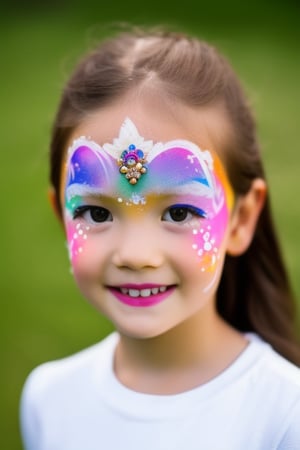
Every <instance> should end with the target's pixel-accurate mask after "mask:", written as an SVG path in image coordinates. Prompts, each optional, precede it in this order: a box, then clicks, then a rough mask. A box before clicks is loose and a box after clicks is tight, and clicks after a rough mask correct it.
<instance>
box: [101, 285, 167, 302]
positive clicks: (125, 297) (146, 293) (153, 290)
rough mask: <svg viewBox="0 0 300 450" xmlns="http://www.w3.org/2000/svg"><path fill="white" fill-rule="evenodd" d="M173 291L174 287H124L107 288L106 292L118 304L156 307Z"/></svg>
mask: <svg viewBox="0 0 300 450" xmlns="http://www.w3.org/2000/svg"><path fill="white" fill-rule="evenodd" d="M174 289H175V286H174V285H172V286H165V285H162V286H160V285H143V286H140V285H124V286H119V287H108V290H109V291H110V292H111V293H112V294H113V295H114V296H115V297H116V298H117V299H118V300H119V301H120V302H122V303H124V304H125V305H129V306H135V307H145V306H153V305H156V304H157V303H160V302H162V301H163V300H165V299H166V298H167V297H169V295H171V293H172V292H173V291H174Z"/></svg>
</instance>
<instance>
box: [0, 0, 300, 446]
mask: <svg viewBox="0 0 300 450" xmlns="http://www.w3.org/2000/svg"><path fill="white" fill-rule="evenodd" d="M299 12H300V9H299V3H298V2H297V1H296V0H295V1H292V0H285V1H284V2H283V1H279V0H272V1H266V0H260V1H259V0H253V1H252V2H248V4H247V3H246V2H243V4H242V6H241V5H240V3H239V2H238V1H234V0H228V1H226V2H218V1H215V2H209V1H206V2H202V1H201V0H185V1H182V2H180V1H173V2H171V1H169V0H165V1H159V0H152V1H151V2H137V1H136V0H126V1H121V0H113V1H109V0H107V1H103V0H98V1H94V0H85V1H81V2H80V1H79V0H77V1H76V0H74V1H72V2H71V1H67V0H52V1H51V2H39V1H37V0H36V1H30V0H28V1H26V2H22V3H21V2H17V1H14V0H12V1H10V2H9V3H8V4H6V5H5V4H4V2H2V6H1V15H0V25H1V28H0V52H1V53H0V55H1V60H0V61H1V62H0V64H1V66H0V67H1V72H0V92H1V96H0V98H1V110H2V113H1V119H0V123H1V136H2V137H3V142H2V145H1V170H2V176H1V179H0V183H1V186H2V193H3V202H2V206H3V207H2V209H1V220H0V227H1V253H0V255H1V258H0V265H1V291H0V292H1V294H0V295H1V316H0V320H1V324H0V333H1V336H0V343H1V362H2V364H1V370H0V386H1V403H0V404H1V409H0V414H1V416H0V424H1V427H2V428H3V429H2V430H1V432H0V435H1V441H2V442H1V449H5V450H17V449H21V448H22V446H21V441H20V435H19V425H18V407H19V398H20V393H21V388H22V385H23V383H24V380H25V378H26V376H27V375H28V373H29V372H30V370H32V368H33V367H35V366H36V365H38V364H39V363H41V362H44V361H47V360H50V359H55V358H60V357H63V356H65V355H68V354H70V353H73V352H75V351H78V350H80V349H81V348H83V347H86V346H88V345H90V344H92V343H94V342H96V341H98V340H99V339H101V338H102V337H104V336H105V335H106V334H107V333H108V332H109V331H110V330H111V329H112V327H111V325H110V324H109V323H108V322H107V321H106V320H105V319H103V318H102V317H100V316H99V315H98V314H97V313H96V312H95V311H94V310H93V309H92V307H90V306H89V305H88V304H87V303H86V302H85V300H84V299H82V297H81V295H80V294H79V293H78V292H77V289H76V287H75V286H74V283H73V280H72V277H71V275H70V272H69V263H68V258H67V252H66V249H65V240H64V236H63V232H62V230H61V228H60V226H59V224H58V223H57V222H56V220H55V218H54V216H53V215H52V212H51V210H50V207H49V205H48V202H47V186H48V167H47V157H48V143H49V136H50V128H51V123H52V119H53V117H54V114H55V111H56V107H57V104H58V100H59V97H60V92H61V89H62V86H63V84H64V82H65V80H66V79H67V77H68V75H69V74H70V72H71V70H72V68H73V67H74V65H75V63H76V61H77V60H78V58H79V57H80V55H81V54H82V53H83V52H85V51H86V50H88V49H89V48H90V47H91V46H92V45H94V43H95V42H96V41H97V40H98V39H99V38H101V37H102V36H106V35H107V34H108V33H111V31H112V30H113V29H114V28H115V25H116V24H117V23H119V22H126V23H129V24H135V25H143V24H153V25H157V24H167V25H172V26H173V27H175V28H176V29H179V30H183V31H190V32H192V33H193V34H196V35H198V36H199V37H201V38H204V39H206V40H208V41H209V42H211V43H212V44H214V45H216V46H217V47H218V48H219V49H220V50H221V51H222V52H223V53H224V54H225V55H226V56H227V58H228V59H229V60H230V61H231V63H232V65H233V66H234V68H235V70H236V71H237V73H238V74H239V76H240V78H241V80H242V82H243V84H244V87H245V89H246V91H247V93H248V95H249V97H250V99H251V102H252V104H253V107H254V111H255V113H256V117H257V122H258V130H259V135H260V139H261V143H262V148H263V158H264V161H265V165H266V169H267V173H268V179H269V184H270V189H271V193H272V196H271V199H272V204H273V209H274V213H275V218H276V222H277V227H278V231H279V234H280V236H281V239H282V247H283V251H284V255H285V258H286V262H287V265H288V268H289V271H290V274H291V281H292V285H293V287H294V291H295V294H296V296H297V298H298V305H299V308H298V309H300V301H299V299H300V265H299V263H298V259H299V258H298V255H299V252H300V236H299V229H300V201H299V197H300V146H299V132H300V120H299V117H300V88H299V83H300V81H299V80H300V52H299V50H300V27H299ZM66 450H67V449H66ZM83 450H84V449H83Z"/></svg>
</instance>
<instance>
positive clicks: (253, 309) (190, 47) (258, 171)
mask: <svg viewBox="0 0 300 450" xmlns="http://www.w3.org/2000/svg"><path fill="white" fill-rule="evenodd" d="M150 73H151V74H152V75H153V74H154V75H155V79H156V80H158V81H159V83H161V86H162V87H163V92H165V93H167V94H169V95H172V96H173V97H174V98H177V99H178V100H179V101H181V102H183V103H185V104H188V105H193V106H203V105H212V104H214V103H216V102H218V103H220V102H221V103H222V104H223V105H224V106H225V108H226V113H227V116H228V119H229V122H230V124H231V129H232V131H233V132H232V136H231V139H230V149H229V147H228V149H227V152H226V166H227V171H228V175H229V179H230V181H231V184H232V186H233V189H234V191H235V193H236V195H237V196H239V195H244V194H245V193H247V191H248V190H249V188H250V185H251V182H252V180H253V179H255V178H265V175H264V170H263V166H262V162H261V156H260V149H259V144H258V141H257V137H256V128H255V123H254V120H253V116H252V113H251V111H250V108H249V106H248V104H247V101H246V98H245V95H244V92H243V90H242V88H241V86H240V83H239V81H238V79H237V77H236V75H235V73H234V72H233V70H232V68H231V67H230V65H229V64H228V63H227V61H226V60H225V59H224V58H223V57H222V56H221V55H220V54H219V53H218V52H217V51H216V49H215V48H213V47H212V46H210V45H208V44H207V43H206V42H203V41H200V40H199V39H197V38H193V37H189V36H186V35H184V34H181V33H176V32H169V31H157V30H155V31H147V30H146V31H140V30H139V31H132V32H128V33H127V32H126V33H120V34H118V35H117V36H115V37H113V38H111V39H108V40H107V41H104V42H102V43H101V44H100V46H98V47H97V48H96V49H95V50H93V51H92V52H91V53H90V54H88V55H87V56H86V57H85V58H84V59H83V60H82V61H81V62H80V63H79V64H78V66H77V67H76V69H75V71H74V73H73V75H72V76H71V78H70V80H69V82H68V83H67V85H66V86H65V89H64V91H63V94H62V98H61V102H60V106H59V109H58V112H57V116H56V120H55V122H54V126H53V134H52V142H51V154H50V159H51V174H50V176H51V183H52V185H53V187H54V188H55V191H56V196H57V205H58V208H59V209H60V208H61V205H60V201H59V185H60V177H61V167H62V158H63V154H64V150H65V146H66V141H67V139H68V137H69V135H70V132H71V131H72V130H73V129H74V127H76V126H77V125H78V124H79V123H80V121H81V120H82V118H83V117H84V116H85V115H86V113H88V112H91V111H92V110H94V109H97V108H99V107H101V106H104V105H106V104H108V103H111V102H112V101H114V100H115V99H117V98H118V97H119V96H121V95H122V94H125V93H126V92H127V91H129V90H130V89H132V88H133V87H134V86H137V85H138V84H139V83H141V82H143V81H144V80H146V79H147V77H148V76H149V74H150ZM217 307H218V310H219V312H220V314H221V315H222V316H223V317H224V318H225V319H226V320H227V322H229V323H230V324H232V325H233V326H234V327H235V328H237V329H238V330H240V331H244V332H245V331H254V332H256V333H258V334H259V335H260V336H262V337H263V338H264V339H265V340H266V341H267V342H269V343H270V344H271V345H272V346H273V347H274V349H276V350H277V351H278V352H279V353H280V354H282V355H283V356H285V357H286V358H287V359H289V360H291V361H293V362H295V363H296V364H300V349H299V344H298V342H297V339H296V336H295V330H294V323H293V321H294V318H295V309H294V301H293V298H292V294H291V289H290V286H289V281H288V277H287V274H286V269H285V266H284V263H283V260H282V255H281V252H280V248H279V245H278V239H277V236H276V232H275V230H274V224H273V220H272V215H271V211H270V201H269V198H268V197H267V200H266V203H265V205H264V208H263V210H262V213H261V216H260V219H259V221H258V225H257V229H256V232H255V235H254V237H253V240H252V243H251V245H250V247H249V248H248V250H247V251H246V252H245V253H244V254H243V255H241V256H239V257H230V256H227V257H226V260H225V266H224V270H223V275H222V279H221V283H220V286H219V288H218V292H217Z"/></svg>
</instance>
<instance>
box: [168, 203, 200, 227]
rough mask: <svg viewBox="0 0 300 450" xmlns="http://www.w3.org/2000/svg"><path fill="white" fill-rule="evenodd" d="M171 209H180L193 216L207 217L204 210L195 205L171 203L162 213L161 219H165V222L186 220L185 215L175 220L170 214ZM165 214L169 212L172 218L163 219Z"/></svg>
mask: <svg viewBox="0 0 300 450" xmlns="http://www.w3.org/2000/svg"><path fill="white" fill-rule="evenodd" d="M172 210H177V211H178V210H182V211H184V212H185V213H186V214H188V213H190V214H192V215H193V216H196V217H199V218H201V219H206V218H207V214H206V212H205V211H203V209H201V208H196V207H195V206H191V205H185V204H178V205H172V206H170V207H169V208H167V209H166V211H165V212H164V214H163V218H162V220H164V221H166V222H173V223H177V222H178V223H182V222H186V221H187V220H188V219H187V216H186V217H184V218H183V220H175V219H174V217H172V216H171V214H170V212H171V211H172ZM166 214H169V215H170V217H171V219H172V220H166V219H164V216H166Z"/></svg>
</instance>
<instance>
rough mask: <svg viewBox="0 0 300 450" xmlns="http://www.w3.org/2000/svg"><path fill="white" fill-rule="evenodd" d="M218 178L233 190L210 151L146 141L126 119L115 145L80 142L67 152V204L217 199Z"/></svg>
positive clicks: (181, 142)
mask: <svg viewBox="0 0 300 450" xmlns="http://www.w3.org/2000/svg"><path fill="white" fill-rule="evenodd" d="M216 176H217V177H218V180H219V182H220V181H223V182H224V183H225V184H226V187H228V186H227V185H228V183H227V180H226V176H225V173H224V171H223V168H222V165H221V164H220V162H219V160H218V158H217V157H216V156H215V157H214V156H213V154H212V152H211V151H209V150H202V149H200V148H199V147H198V146H197V145H196V144H194V143H192V142H190V141H188V140H182V139H181V140H178V139H175V140H172V141H168V142H165V143H163V142H156V143H155V142H153V141H152V140H146V139H144V138H143V137H142V136H141V135H140V134H139V132H138V130H137V128H136V126H135V125H134V123H133V122H132V121H131V120H130V119H128V118H127V119H126V120H125V121H124V122H123V124H122V126H121V128H120V132H119V136H118V137H115V138H114V139H113V141H112V142H111V143H104V144H102V145H100V144H99V143H97V142H95V141H93V140H91V139H88V138H86V137H80V138H78V139H75V141H74V142H73V144H72V145H71V147H70V148H69V151H68V158H67V173H66V179H65V182H64V184H65V188H66V197H67V201H68V199H70V198H71V197H74V196H76V195H79V196H87V195H93V194H95V195H96V194H97V195H101V194H103V195H105V196H125V197H127V198H133V197H134V195H149V194H153V193H154V194H179V193H180V194H186V195H188V194H190V193H191V192H192V193H193V195H201V196H204V197H207V198H213V197H214V195H215V190H216V185H217V178H216ZM220 178H221V180H220ZM222 178H223V180H222ZM223 187H224V186H223Z"/></svg>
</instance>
